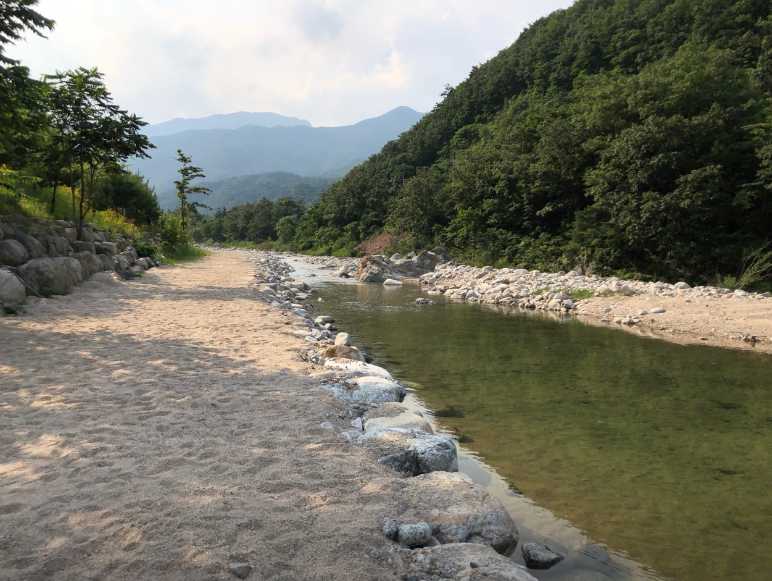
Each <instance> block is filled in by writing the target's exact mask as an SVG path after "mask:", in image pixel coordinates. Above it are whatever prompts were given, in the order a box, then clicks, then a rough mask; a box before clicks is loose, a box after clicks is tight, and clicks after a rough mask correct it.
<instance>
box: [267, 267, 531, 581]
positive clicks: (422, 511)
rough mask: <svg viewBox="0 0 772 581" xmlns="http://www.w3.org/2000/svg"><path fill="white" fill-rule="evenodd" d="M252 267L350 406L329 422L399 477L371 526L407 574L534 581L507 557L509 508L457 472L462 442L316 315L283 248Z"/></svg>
mask: <svg viewBox="0 0 772 581" xmlns="http://www.w3.org/2000/svg"><path fill="white" fill-rule="evenodd" d="M255 271H256V272H255V279H256V285H257V295H258V297H259V298H260V299H262V300H264V301H265V302H267V303H268V304H270V305H271V306H273V307H275V308H277V309H282V310H284V311H286V312H288V313H292V315H294V316H295V317H297V318H298V320H299V321H300V322H301V323H302V325H303V327H304V329H302V330H301V331H300V333H302V334H303V336H304V338H305V339H306V341H307V342H308V344H309V347H308V349H306V350H304V351H303V352H302V353H301V357H303V358H304V359H306V360H307V361H309V362H311V363H313V364H315V365H319V366H320V367H322V368H323V369H324V370H326V373H324V374H323V375H322V379H321V383H320V389H323V390H325V391H327V392H328V393H331V394H332V395H333V396H334V397H336V398H337V399H338V400H340V401H341V402H343V403H344V404H345V410H346V411H345V414H344V416H345V420H346V421H347V422H349V427H348V428H344V429H341V428H338V427H336V426H335V425H334V424H333V423H332V422H324V423H323V424H322V425H323V427H324V428H326V429H329V430H332V431H337V432H338V433H339V437H340V438H342V439H343V440H345V441H346V442H348V443H350V444H351V445H355V446H363V447H365V448H366V449H367V450H368V451H369V452H370V453H371V454H372V455H373V457H374V458H375V459H376V460H377V461H378V462H380V463H381V464H383V465H386V466H389V467H390V468H392V469H393V470H394V471H395V475H399V476H401V477H399V478H394V479H393V480H392V481H391V482H390V484H389V485H388V486H386V489H387V490H388V492H389V493H391V494H394V495H395V498H398V499H399V502H398V506H399V510H398V511H397V513H396V514H393V515H388V516H386V517H385V518H384V520H383V522H382V523H374V526H378V525H379V526H381V527H382V531H383V534H384V535H385V536H386V537H387V538H389V539H391V540H392V541H394V543H395V550H396V551H397V552H398V554H399V556H400V557H401V563H402V568H401V570H400V573H401V574H402V578H403V579H406V580H411V581H418V580H426V581H434V580H438V581H439V580H440V579H442V580H449V579H451V580H452V579H458V580H461V579H472V578H485V579H491V580H494V581H534V580H535V578H534V577H533V576H532V575H531V574H530V573H528V572H527V570H526V569H525V568H524V567H522V566H521V565H518V564H517V563H515V562H514V561H512V560H511V559H510V558H509V555H511V554H512V552H513V551H514V550H515V548H516V546H517V544H518V540H519V534H518V530H517V527H516V525H515V523H514V522H513V521H512V518H511V516H510V515H509V513H508V512H507V510H506V509H505V508H504V506H503V505H502V504H501V503H500V501H498V500H497V499H495V498H493V497H492V496H490V495H489V494H488V493H487V492H486V491H485V490H484V489H483V488H481V487H480V486H478V485H476V484H474V483H473V482H472V481H471V480H470V479H469V478H468V477H466V476H465V475H462V474H459V473H458V472H457V470H458V456H457V449H456V443H455V441H454V440H453V439H452V438H450V437H448V436H445V435H442V434H436V433H434V430H433V428H432V426H431V424H430V422H429V421H427V419H426V418H425V417H423V415H421V414H420V412H416V411H413V410H411V409H410V408H409V407H407V406H405V405H404V404H403V403H402V400H403V399H404V397H405V395H406V393H407V390H406V389H405V387H404V386H402V385H401V384H400V383H399V382H398V381H396V380H395V379H394V378H393V377H392V376H391V374H390V373H389V372H388V371H387V370H386V369H384V368H382V367H379V366H377V365H374V364H372V363H370V362H368V361H366V357H365V355H364V354H363V353H362V352H361V351H360V350H359V349H357V348H356V347H354V346H352V345H351V344H350V340H349V337H348V335H347V334H346V333H337V332H336V331H337V329H336V328H335V324H334V323H335V322H334V320H332V318H331V317H329V316H325V315H319V316H313V315H312V314H311V312H310V311H311V310H312V308H313V306H312V304H311V303H310V298H311V295H312V293H313V290H312V289H310V288H309V287H308V285H307V284H305V283H304V282H302V281H297V280H294V279H293V278H292V277H291V275H290V273H291V267H290V266H289V265H288V264H287V263H286V262H284V261H283V260H282V259H281V257H280V256H279V255H275V254H272V253H260V254H258V255H257V256H256V258H255ZM529 554H531V553H530V552H529Z"/></svg>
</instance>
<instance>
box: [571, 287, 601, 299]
mask: <svg viewBox="0 0 772 581" xmlns="http://www.w3.org/2000/svg"><path fill="white" fill-rule="evenodd" d="M566 294H567V295H568V296H569V297H571V300H573V301H583V300H584V299H591V298H592V297H594V296H595V293H594V292H593V291H591V290H590V289H588V288H575V289H571V290H569V291H568V292H567V293H566Z"/></svg>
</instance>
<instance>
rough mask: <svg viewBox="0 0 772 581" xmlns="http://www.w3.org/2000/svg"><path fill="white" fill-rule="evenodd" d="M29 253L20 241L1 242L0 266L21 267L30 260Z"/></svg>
mask: <svg viewBox="0 0 772 581" xmlns="http://www.w3.org/2000/svg"><path fill="white" fill-rule="evenodd" d="M29 257H30V256H29V252H28V251H27V249H26V248H25V247H24V245H23V244H22V243H21V242H19V241H18V240H0V264H4V265H6V266H20V265H22V264H24V263H25V262H27V260H29Z"/></svg>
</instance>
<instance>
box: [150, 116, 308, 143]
mask: <svg viewBox="0 0 772 581" xmlns="http://www.w3.org/2000/svg"><path fill="white" fill-rule="evenodd" d="M310 126H311V123H309V122H308V121H306V120H305V119H299V118H297V117H287V116H286V115H280V114H279V113H270V112H250V111H237V112H235V113H219V114H216V115H207V116H205V117H192V118H187V117H175V118H174V119H170V120H169V121H163V122H161V123H155V124H152V125H148V126H147V127H145V133H146V134H147V135H148V136H150V137H160V136H163V135H172V134H174V133H182V132H183V131H201V130H207V129H240V128H242V127H310Z"/></svg>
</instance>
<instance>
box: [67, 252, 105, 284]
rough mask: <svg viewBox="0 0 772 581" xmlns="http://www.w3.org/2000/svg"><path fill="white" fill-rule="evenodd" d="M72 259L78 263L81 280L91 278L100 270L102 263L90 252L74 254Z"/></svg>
mask: <svg viewBox="0 0 772 581" xmlns="http://www.w3.org/2000/svg"><path fill="white" fill-rule="evenodd" d="M73 258H76V259H77V260H78V262H80V266H81V273H82V276H83V280H86V279H87V278H91V276H92V275H94V274H96V273H97V272H99V271H101V270H102V261H101V260H100V259H99V258H98V257H97V255H96V254H94V253H92V252H88V251H86V250H83V251H81V252H76V253H75V254H73Z"/></svg>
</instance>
